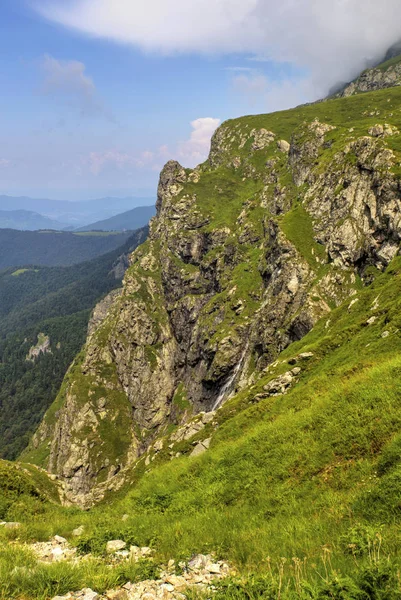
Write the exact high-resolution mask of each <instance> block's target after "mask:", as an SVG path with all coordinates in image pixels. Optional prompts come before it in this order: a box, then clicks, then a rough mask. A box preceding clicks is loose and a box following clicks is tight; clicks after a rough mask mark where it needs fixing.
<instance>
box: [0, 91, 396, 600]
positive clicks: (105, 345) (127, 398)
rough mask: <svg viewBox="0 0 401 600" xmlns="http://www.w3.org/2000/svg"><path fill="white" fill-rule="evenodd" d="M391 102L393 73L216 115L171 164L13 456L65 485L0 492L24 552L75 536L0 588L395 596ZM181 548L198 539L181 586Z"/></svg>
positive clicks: (359, 599)
mask: <svg viewBox="0 0 401 600" xmlns="http://www.w3.org/2000/svg"><path fill="white" fill-rule="evenodd" d="M400 106H401V88H399V87H393V88H389V89H383V90H379V91H376V92H372V93H366V94H357V95H351V96H349V97H344V98H338V99H331V100H328V101H327V102H324V103H319V104H315V105H310V106H303V107H298V108H296V109H293V110H289V111H285V112H280V113H274V114H271V115H259V116H250V117H244V118H241V119H236V120H232V121H228V122H226V123H224V124H223V125H222V126H221V127H220V128H219V129H218V130H217V132H216V133H215V135H214V138H213V140H212V147H211V152H210V156H209V159H208V160H207V161H206V162H205V163H204V164H202V165H200V166H198V167H197V168H196V169H193V170H191V169H184V168H183V167H181V165H179V164H178V163H176V162H173V161H172V162H169V163H168V164H167V165H166V166H165V168H164V169H163V171H162V174H161V177H160V183H159V190H158V201H157V206H156V208H157V216H156V218H155V219H154V220H153V221H152V223H151V227H150V235H149V238H148V240H147V241H146V242H145V243H144V244H142V245H141V246H140V247H139V248H137V249H136V250H135V252H134V253H133V254H132V256H131V260H130V266H129V268H128V270H127V272H126V274H125V277H124V287H123V290H122V292H121V294H119V295H118V296H117V297H116V298H114V299H113V301H112V302H110V303H109V304H108V305H107V306H106V307H104V309H102V310H101V311H100V313H101V314H99V315H98V318H96V319H95V322H94V323H93V326H92V327H90V330H89V335H88V338H87V341H86V344H85V346H84V347H83V349H82V351H81V352H80V353H79V354H78V355H77V357H76V358H75V360H74V362H73V364H72V365H71V368H70V369H69V371H68V373H67V375H66V377H65V379H64V381H63V384H62V386H61V389H60V392H59V394H58V396H57V398H56V400H55V402H54V403H53V404H52V406H51V407H50V408H49V410H48V411H47V413H46V415H45V417H44V419H43V421H42V423H41V425H40V427H39V428H38V430H37V432H36V433H35V435H34V436H33V438H32V441H31V443H30V445H29V447H28V448H27V449H26V451H24V452H23V454H22V455H21V457H20V459H21V461H23V463H24V464H26V463H29V464H31V467H29V468H30V469H34V468H35V467H34V466H32V465H35V466H36V468H37V469H39V472H40V473H42V474H43V471H42V470H41V469H46V470H47V471H48V472H49V473H50V478H51V480H54V481H55V482H57V489H58V492H59V494H60V499H61V503H62V504H63V506H60V505H58V504H55V503H51V501H50V500H45V501H43V500H40V499H34V500H32V499H31V498H30V497H27V494H26V493H25V492H24V491H22V492H21V494H19V495H18V494H17V496H16V497H15V498H13V501H12V502H11V503H9V504H8V505H7V506H6V509H5V511H3V512H4V516H3V518H4V519H5V521H18V522H19V523H20V525H19V526H18V527H17V528H16V529H14V530H13V528H11V530H7V528H6V529H4V530H3V531H2V530H1V529H0V540H3V543H4V548H7V547H6V546H5V542H6V541H8V540H17V542H19V543H17V544H16V545H15V546H13V547H12V548H13V551H15V557H16V558H15V560H18V561H19V564H20V563H21V564H23V561H24V560H27V559H26V558H25V559H24V557H23V553H24V552H26V551H27V548H26V547H23V546H22V545H21V544H22V543H23V542H28V543H31V542H34V541H35V542H36V541H47V540H49V539H50V538H51V537H52V536H54V535H55V534H58V535H62V536H64V537H65V538H66V540H67V542H66V543H68V544H69V545H70V547H74V548H76V549H77V550H76V552H77V555H78V556H86V557H87V558H85V560H84V561H82V560H80V559H78V560H77V561H75V562H74V560H69V559H68V558H65V562H64V565H63V566H64V569H63V571H62V573H61V568H60V567H58V569H59V571H57V569H56V568H55V567H54V571H53V570H52V569H49V571H48V572H47V576H46V574H44V571H43V565H42V564H41V563H39V562H38V561H37V560H36V562H35V559H32V557H31V558H30V559H29V560H31V562H30V563H29V564H30V569H29V573H30V575H27V574H26V572H24V570H23V569H22V570H19V571H18V570H17V573H16V575H15V576H14V575H13V577H12V578H11V579H10V580H9V581H7V582H6V583H4V584H1V583H0V590H1V592H2V593H3V595H4V597H8V596H10V597H15V598H19V597H24V595H25V596H27V597H28V598H29V597H32V598H40V597H45V598H47V597H49V598H51V594H53V595H55V594H59V593H63V594H64V593H66V592H67V591H77V590H78V589H80V588H82V587H84V586H90V587H92V588H93V589H95V590H96V592H99V593H102V594H104V596H103V597H104V598H106V597H109V598H110V596H111V598H113V597H118V595H117V596H113V595H112V594H111V593H110V594H108V595H106V594H105V592H106V590H107V589H108V588H117V589H116V593H117V594H120V595H122V596H123V597H124V594H125V597H128V599H129V600H131V599H134V598H138V597H141V594H142V595H144V594H145V592H144V588H141V589H142V592H140V591H138V589H137V588H136V587H135V582H136V581H137V578H138V577H142V579H144V580H145V579H146V580H148V579H151V580H152V582H151V585H152V586H153V587H152V590H156V592H153V591H152V594H153V596H156V594H159V595H160V597H163V594H164V596H165V597H167V598H169V599H171V600H173V599H174V600H176V599H178V598H180V596H179V595H178V594H180V593H181V592H182V591H184V593H185V595H186V597H187V598H188V599H193V598H197V599H199V598H201V599H202V600H203V599H206V598H210V597H211V595H213V593H214V594H215V598H216V599H217V600H222V599H223V598H224V599H226V600H245V599H248V600H254V599H256V598H265V599H271V600H273V599H275V600H278V599H279V598H280V599H281V600H294V599H295V598H297V599H299V600H305V599H307V598H309V599H311V600H328V599H335V600H368V599H370V600H373V599H375V600H379V599H380V600H396V599H397V600H398V599H399V598H400V596H401V586H400V579H399V574H398V573H399V571H400V568H401V556H400V550H399V549H400V541H401V539H400V528H399V520H400V506H399V497H400V493H401V474H400V473H401V472H400V464H401V463H400V457H401V451H400V448H401V442H400V431H401V421H400V415H401V411H400V408H401V407H400V402H401V378H400V376H399V373H400V356H401V354H400V351H401V336H400V330H401V321H400V314H401V312H400V308H401V305H400V302H401V300H400V298H401V295H400V290H401V259H400V256H399V246H400V241H401V183H400V178H401V170H400V164H401V134H400V131H401V108H400ZM41 343H42V344H43V343H45V340H43V339H42V340H41ZM5 468H9V467H8V466H7V467H5ZM22 468H25V467H24V466H23V465H22ZM71 504H72V505H73V506H72V507H71ZM79 507H80V508H85V509H87V510H85V511H83V512H81V511H80V510H79ZM33 517H35V518H33ZM77 528H79V529H78V533H77ZM113 540H115V541H116V540H117V541H119V547H120V548H125V546H124V544H126V545H127V546H126V547H127V550H128V548H129V547H130V546H131V545H132V546H133V547H134V549H133V550H132V551H131V552H130V551H129V550H128V553H127V554H124V551H123V553H122V554H118V553H116V554H113V551H111V550H110V547H109V549H108V546H107V543H108V542H110V541H113ZM121 544H122V545H121ZM141 547H142V549H145V550H146V552H148V554H147V556H148V557H149V556H150V557H151V558H150V560H149V559H146V560H145V562H143V561H142V558H140V559H139V560H137V559H138V557H139V554H138V549H140V548H141ZM148 547H149V548H150V550H149V548H148ZM29 548H31V549H32V547H30V546H28V550H29ZM141 552H142V551H141ZM199 553H202V554H205V555H209V554H210V553H211V554H212V556H206V557H203V558H199V556H196V557H195V559H194V558H193V556H194V555H198V554H199ZM88 554H89V557H88ZM113 556H114V558H113ZM141 556H142V555H141ZM191 557H192V558H193V560H192V561H191V560H190V559H191ZM10 560H11V559H10V555H9V550H7V549H5V550H3V555H1V552H0V572H1V569H3V572H4V570H6V568H7V565H9V564H10ZM171 560H174V561H175V562H174V563H172V562H169V561H171ZM194 560H195V563H196V562H197V564H198V563H199V561H200V562H202V561H203V563H202V564H206V565H207V564H210V560H214V561H215V563H214V566H213V567H211V569H212V571H209V575H207V576H206V580H205V581H207V583H206V584H205V585H206V588H203V589H202V587H201V586H199V585H198V587H196V586H197V584H195V587H194V588H193V589H192V590H187V589H186V586H187V585H188V583H185V582H188V581H189V580H191V581H192V579H191V575H190V573H193V568H194V562H193V561H194ZM85 561H89V563H88V564H89V565H90V567H89V566H88V567H86V566H85V564H86V563H85ZM119 561H120V562H119ZM218 561H223V562H224V561H227V564H228V567H227V570H226V569H225V567H224V569H223V571H224V573H225V576H224V578H220V579H219V581H217V582H216V586H215V588H214V589H210V587H209V586H210V584H211V581H212V579H213V577H212V574H213V573H214V574H219V573H220V574H221V573H222V568H223V567H221V566H220V565H222V564H223V562H220V563H219V562H218ZM116 564H118V565H119V567H118V568H120V565H122V566H121V568H122V571H121V570H119V571H118V573H117V572H116V571H115V570H114V569H115V566H116ZM138 565H140V567H138ZM138 568H140V569H141V574H138V573H139V571H138ZM128 569H134V570H133V571H129V570H128ZM149 569H152V571H151V572H150V570H149ZM32 574H34V575H32ZM66 574H67V575H68V579H63V577H64V576H65V575H66ZM198 574H199V573H198ZM199 576H200V575H199ZM30 577H31V579H30ZM203 577H204V575H202V577H201V579H200V580H199V581H198V584H203V582H204V579H202V578H203ZM207 578H208V579H207ZM183 579H184V580H185V581H184V583H183ZM128 580H131V583H132V586H131V585H126V586H125V588H124V590H122V589H121V586H122V584H123V583H124V581H128ZM0 581H1V579H0ZM33 581H34V585H33V584H32V582H33ZM148 584H149V582H148ZM1 585H3V587H1ZM149 585H150V584H149ZM46 586H47V587H46ZM166 586H168V587H166ZM182 586H184V587H182ZM159 592H160V593H159ZM7 594H8V596H7ZM113 594H114V592H113ZM145 597H146V596H145Z"/></svg>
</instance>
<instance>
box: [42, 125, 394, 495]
mask: <svg viewBox="0 0 401 600" xmlns="http://www.w3.org/2000/svg"><path fill="white" fill-rule="evenodd" d="M266 120H267V124H266V126H264V127H260V128H256V127H255V122H254V118H252V117H251V118H249V119H242V120H238V121H232V122H228V123H227V124H225V125H223V126H222V127H221V128H220V129H219V130H218V131H217V132H216V134H215V136H214V138H213V142H212V149H211V153H210V158H209V161H207V162H206V163H204V164H203V165H201V166H199V167H197V168H196V169H195V170H189V169H184V168H183V167H182V166H181V165H180V164H178V163H177V162H174V161H171V162H169V163H167V165H166V166H165V168H164V169H163V171H162V173H161V176H160V183H159V190H158V201H157V217H156V218H155V219H154V220H153V222H152V224H151V230H150V237H149V240H148V241H147V242H146V243H145V244H144V245H143V246H141V247H140V248H138V249H137V250H136V251H135V252H134V253H133V255H132V257H131V266H130V268H129V269H128V271H127V273H126V275H125V280H124V289H123V292H122V293H121V294H119V295H118V294H116V295H115V296H113V297H111V298H108V299H106V300H105V301H104V303H103V304H102V305H101V306H99V307H98V308H97V309H96V311H95V313H94V317H93V319H92V323H91V327H90V330H89V333H90V335H89V338H88V342H87V344H86V347H85V350H84V352H83V354H82V355H80V356H79V357H78V359H77V360H76V362H75V364H74V365H73V367H72V368H71V370H70V372H69V375H68V377H67V379H66V382H65V384H64V386H63V389H62V392H61V393H60V397H59V399H58V401H57V404H56V405H55V407H53V408H52V409H51V411H50V412H49V414H48V415H47V417H46V418H45V420H44V422H43V424H42V426H41V427H40V429H39V431H38V432H37V434H36V436H35V438H34V440H33V455H35V452H40V453H41V456H43V454H44V453H47V458H46V466H47V467H48V468H49V470H50V471H51V472H53V473H56V474H58V475H59V476H60V477H61V478H62V479H63V480H64V483H65V492H66V495H67V498H69V499H70V500H72V501H75V502H77V501H78V502H79V503H81V504H82V505H87V504H89V503H90V502H92V501H93V500H95V499H97V498H99V497H101V495H102V494H103V492H104V491H105V490H106V489H109V488H110V487H116V486H118V485H120V483H119V482H122V481H123V478H122V477H120V478H118V477H116V476H117V475H118V474H121V473H123V472H124V469H126V468H130V467H131V466H132V464H133V463H134V462H135V460H136V459H137V458H138V457H139V456H141V455H142V454H143V453H144V452H146V450H147V448H148V447H149V446H150V445H151V444H152V443H154V442H155V439H156V438H157V436H160V435H162V434H163V432H164V431H165V428H166V427H167V426H168V425H170V424H176V425H180V426H182V425H183V423H185V420H186V419H188V417H189V415H191V414H194V413H195V414H196V413H199V412H200V411H206V412H209V411H213V410H216V409H217V408H218V407H219V406H220V405H221V404H222V403H223V402H224V401H226V400H227V398H229V397H230V395H231V394H232V393H233V392H234V391H235V390H237V389H240V388H241V387H242V386H245V385H247V384H249V383H250V382H252V381H253V380H254V379H255V378H257V377H258V374H259V373H260V372H262V370H263V369H265V368H266V366H267V365H269V364H270V363H272V362H273V361H274V360H275V359H276V357H277V355H278V354H279V352H280V351H282V350H283V349H284V348H285V347H286V346H287V345H288V344H290V343H291V342H292V341H294V340H298V339H300V338H301V337H303V336H304V335H305V334H306V333H307V332H308V331H309V330H310V329H311V328H312V327H313V325H314V324H315V323H316V321H317V320H318V319H319V318H320V317H321V316H323V315H324V314H325V313H327V312H329V311H330V307H333V306H336V305H338V304H339V303H341V302H342V301H343V300H344V299H346V298H347V297H348V296H352V295H353V294H354V293H355V289H356V286H357V285H358V278H359V276H361V277H362V278H363V277H364V275H365V270H366V268H367V267H369V266H370V265H374V266H375V267H376V268H378V269H383V268H384V267H385V266H386V265H387V264H388V263H389V261H390V260H391V259H392V257H393V256H394V255H395V253H396V252H397V251H398V246H399V241H400V236H401V211H400V209H401V205H400V198H401V193H400V184H399V181H398V179H397V178H396V177H395V175H394V174H393V172H392V168H393V166H394V165H395V162H396V161H395V157H394V153H393V151H392V150H391V149H390V148H389V147H388V145H387V142H386V140H387V139H389V137H387V136H385V135H384V131H385V130H386V125H385V124H382V125H383V135H382V134H381V133H380V132H381V131H382V130H381V129H380V124H377V126H379V129H375V131H370V134H369V127H368V126H367V127H366V131H365V133H364V135H362V136H357V135H356V136H351V135H350V134H349V123H348V122H347V124H346V126H347V128H345V127H342V126H334V125H332V124H327V123H324V122H322V121H321V120H319V119H316V118H312V119H310V120H309V121H306V122H304V123H301V124H299V125H298V126H297V127H295V130H294V131H293V133H292V136H291V140H290V141H286V140H285V139H283V133H282V131H281V130H280V131H277V133H276V132H275V131H272V129H273V125H274V122H273V121H271V122H269V121H268V119H267V118H266ZM372 126H373V127H376V125H373V124H372V123H370V127H372ZM393 133H395V130H394V131H393ZM397 133H398V132H397ZM389 136H390V137H391V135H390V134H389ZM298 372H299V369H298V370H297V372H296V373H295V372H294V371H293V372H292V373H291V377H290V375H288V380H289V381H288V382H287V380H285V381H281V380H280V381H278V382H276V383H277V385H276V388H277V389H276V388H274V389H273V388H272V390H270V392H271V393H272V394H278V393H285V390H286V389H287V388H288V386H289V385H291V383H292V381H293V379H294V378H295V377H296V376H297V374H298ZM287 384H288V385H287ZM178 431H180V429H179V430H178ZM195 433H196V431H195ZM183 439H184V438H183ZM209 443H210V439H209V438H208V439H207V440H205V442H202V443H200V445H199V444H198V446H199V447H198V446H197V448H198V450H197V451H196V452H195V454H197V453H201V452H203V451H204V450H205V449H207V447H208V445H209ZM200 446H202V448H201V447H200Z"/></svg>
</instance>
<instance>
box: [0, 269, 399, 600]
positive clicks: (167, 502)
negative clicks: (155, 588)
mask: <svg viewBox="0 0 401 600" xmlns="http://www.w3.org/2000/svg"><path fill="white" fill-rule="evenodd" d="M377 297H379V300H378V303H379V306H378V308H372V305H373V303H374V301H375V299H376V298H377ZM372 315H374V316H377V320H376V322H375V323H374V324H373V325H367V324H366V323H367V320H368V318H370V316H372ZM400 315H401V259H396V260H395V261H393V263H392V265H391V266H390V267H389V269H388V270H387V272H386V273H385V274H383V275H380V276H378V277H377V278H376V280H375V282H374V283H373V284H372V286H371V287H370V288H367V289H364V290H362V291H360V292H359V294H358V302H356V303H354V304H353V305H352V307H351V308H349V301H348V302H347V303H346V304H344V306H342V307H340V308H339V309H336V310H335V311H333V312H332V314H331V315H330V316H329V317H326V318H325V319H324V320H323V321H321V322H320V323H319V324H318V325H317V326H316V327H315V328H314V329H313V330H312V331H311V332H310V334H308V335H307V336H306V337H305V338H304V339H303V340H302V341H300V342H297V343H295V344H293V345H292V346H290V347H289V348H288V349H287V350H285V352H284V353H282V355H281V356H280V358H279V363H278V365H277V367H276V371H274V370H273V371H272V372H271V373H270V374H265V375H263V377H262V378H261V379H260V381H258V382H256V383H255V384H254V385H253V386H252V387H250V388H247V389H245V390H244V391H243V392H241V393H240V394H239V395H237V396H236V397H235V398H233V400H231V401H229V402H228V403H227V404H226V405H225V406H224V407H223V409H222V410H221V411H219V415H218V420H219V428H218V429H217V431H216V432H215V433H214V435H213V443H212V446H211V449H210V450H209V451H208V452H207V453H206V454H204V455H202V456H200V457H198V458H191V459H189V458H187V457H183V458H181V459H177V460H174V461H173V462H166V463H165V464H164V465H163V464H162V465H160V464H159V465H157V466H154V467H153V468H151V469H150V471H149V472H148V473H144V474H143V476H142V477H141V478H140V479H139V480H138V481H137V483H136V485H135V487H134V488H133V489H131V490H130V491H129V492H128V493H127V494H126V495H124V496H120V497H117V498H115V499H114V500H113V498H109V500H108V501H107V502H106V503H104V504H103V505H101V506H99V507H95V508H94V509H92V510H91V511H89V512H86V513H80V512H79V511H77V510H76V509H62V508H60V507H57V506H54V505H49V504H46V503H43V501H40V500H39V499H34V500H33V501H32V500H29V501H28V500H27V499H26V498H25V494H24V493H23V494H21V498H20V500H19V501H18V502H15V503H14V504H13V505H12V506H10V507H9V508H8V513H7V514H6V515H5V516H6V517H7V518H11V517H12V518H17V517H18V519H20V520H21V521H22V523H23V525H22V527H21V530H20V531H19V532H18V536H19V538H20V539H21V541H22V540H30V539H43V538H44V539H47V538H48V537H50V536H51V535H53V534H56V533H58V534H61V535H66V536H67V537H69V536H70V533H71V531H72V529H73V528H74V527H76V526H78V525H80V524H84V526H85V534H84V536H83V538H82V540H81V541H79V542H78V544H79V545H80V544H81V545H82V544H84V545H85V548H84V549H88V548H89V549H91V550H92V551H94V552H95V553H97V554H102V553H103V551H104V547H105V543H106V541H107V539H114V538H119V539H125V540H126V541H127V542H129V543H133V542H135V543H136V544H137V545H151V546H152V547H154V548H155V549H156V551H157V560H159V561H162V560H166V559H168V558H171V557H173V558H176V559H181V558H188V557H190V556H191V554H192V553H195V552H208V551H212V550H213V551H216V552H217V553H218V555H219V556H221V557H224V558H225V559H228V560H230V561H231V562H232V563H233V564H234V565H236V566H237V568H238V569H239V571H240V572H241V573H242V574H243V576H244V577H245V578H246V585H245V589H250V590H252V586H253V585H254V584H253V583H252V581H254V579H252V577H251V578H250V579H249V576H250V575H249V574H250V573H255V577H256V579H255V581H259V579H260V577H262V581H263V585H264V586H265V587H266V590H269V586H270V587H271V589H272V590H273V591H274V590H275V591H274V593H275V594H277V585H278V584H279V581H280V572H281V571H280V569H281V567H280V565H281V561H282V558H283V557H285V558H286V561H285V564H284V566H283V568H282V575H281V578H282V584H281V585H282V586H284V587H283V593H284V591H285V586H287V587H288V590H290V589H292V590H293V591H292V592H291V593H293V592H294V586H296V585H298V584H296V578H297V577H300V575H299V574H298V575H297V574H296V571H295V570H294V569H295V566H294V560H293V557H296V559H297V560H299V561H300V562H301V563H302V564H303V565H304V566H303V567H302V569H303V571H302V573H303V575H302V580H303V581H304V580H306V581H307V582H309V583H308V585H309V586H312V589H314V590H320V588H322V589H324V587H326V588H327V589H328V590H330V589H335V587H336V586H337V585H340V583H341V585H343V586H345V588H347V586H348V587H349V586H351V587H352V586H354V588H355V590H358V589H359V588H358V586H360V585H362V584H361V578H363V577H364V576H365V575H366V572H365V571H366V569H367V570H368V571H369V569H370V570H371V571H369V572H370V573H371V574H372V572H375V569H376V567H377V568H378V569H379V570H380V569H382V568H383V569H385V568H387V567H386V564H387V563H386V559H385V557H387V556H390V557H391V561H390V566H391V574H388V577H389V578H390V579H389V581H390V580H391V581H395V580H394V577H395V572H396V569H397V565H399V564H400V560H401V555H400V542H401V536H400V530H399V526H398V523H399V519H400V518H401V510H400V507H399V497H400V493H401V454H400V448H401V441H400V440H401V434H400V432H401V377H400V372H401V337H400V334H399V330H400V329H401V316H400ZM329 321H330V322H329ZM384 331H389V332H390V335H389V336H388V337H382V333H383V332H384ZM304 351H312V352H313V353H314V356H313V358H312V359H311V360H310V361H307V362H301V363H300V364H301V368H302V374H301V378H300V382H299V383H298V384H297V385H296V386H295V387H294V388H293V390H291V391H290V393H289V394H288V395H286V396H280V397H276V398H275V397H273V398H266V399H265V400H259V401H257V400H255V397H256V396H257V395H258V394H260V393H261V392H262V391H263V386H264V385H265V384H266V382H268V381H269V380H270V379H271V378H274V377H275V376H277V374H278V373H280V372H284V371H285V370H288V369H289V368H291V367H290V366H289V365H288V361H290V362H291V360H292V358H293V357H294V356H295V355H297V354H298V353H300V352H304ZM38 503H40V507H41V508H40V510H39V509H38V508H37V506H38ZM35 507H36V508H35ZM32 511H33V513H32ZM33 514H35V522H33V520H32V516H33ZM124 514H128V515H129V518H128V521H123V520H122V516H123V515H124ZM8 535H11V534H10V533H9V534H8ZM12 535H15V534H12ZM378 536H380V547H381V550H380V552H381V553H382V554H381V555H382V557H383V561H379V562H378V563H377V561H376V562H374V561H373V558H372V556H373V553H374V548H375V545H376V546H377V544H378V540H379V537H378ZM328 559H330V564H328V563H327V561H328ZM325 561H326V562H325ZM372 561H373V562H372ZM269 565H271V568H272V569H273V574H269V569H270V567H269ZM297 568H298V567H297ZM98 569H99V570H100V571H101V569H102V567H101V566H98ZM325 569H326V570H327V573H326V571H325ZM372 569H373V571H372ZM316 573H319V575H317V574H316ZM364 573H365V575H364ZM81 575H82V574H81ZM372 576H373V575H372ZM83 577H84V580H85V582H86V584H87V585H89V583H88V582H89V581H92V580H91V579H90V576H89V575H88V574H84V575H83ZM268 578H270V580H271V581H270V583H269V585H268ZM322 578H323V579H322ZM81 581H83V580H81ZM319 582H320V583H319ZM259 583H260V582H259ZM259 583H258V584H257V585H259ZM241 585H242V584H241V583H240V582H238V581H233V582H231V583H230V586H231V588H230V590H229V592H227V590H226V591H225V592H224V593H226V592H227V595H226V596H222V597H227V598H246V597H252V596H246V595H244V594H245V593H246V592H245V591H244V590H242V591H241ZM255 585H256V583H255ZM261 585H262V584H261ZM299 585H301V584H300V583H299ZM305 585H306V584H304V583H302V586H304V587H305ZM383 585H384V584H383ZM397 585H398V584H397ZM275 586H276V587H275ZM322 586H323V587H322ZM333 586H334V587H333ZM237 588H238V589H237ZM345 588H344V589H345ZM305 589H306V587H305ZM393 592H394V593H395V589H394V590H393V591H392V593H393ZM219 593H221V594H222V593H223V591H221V592H219ZM228 593H229V594H231V596H230V595H228ZM252 593H253V592H252ZM269 593H270V592H269ZM285 593H288V594H289V593H290V592H289V591H288V592H285ZM294 593H295V594H296V590H295V592H294ZM314 593H315V592H314ZM318 593H320V594H323V592H322V591H319V592H318V591H316V596H311V597H316V598H318V597H322V598H326V597H327V598H329V597H333V598H346V599H348V598H353V597H354V596H352V595H348V596H347V595H343V596H341V595H339V594H340V592H338V595H337V596H336V595H333V596H330V594H329V592H327V594H328V595H327V596H318ZM325 593H326V592H325ZM330 593H331V592H330ZM335 593H337V592H335ZM350 593H351V592H350ZM358 593H359V592H358ZM389 593H390V592H389ZM241 594H242V595H241ZM255 594H256V592H255ZM266 594H267V591H266ZM271 594H273V592H271ZM333 594H334V592H333ZM355 594H356V592H355ZM0 597H1V596H0ZM32 597H35V596H32ZM37 597H40V596H37ZM255 597H258V596H257V595H256V596H255ZM261 597H264V596H261ZM266 597H272V598H274V597H276V596H274V594H273V595H272V596H266ZM288 597H290V596H288ZM293 597H297V598H298V597H299V598H301V597H303V596H301V595H298V596H297V595H295V596H293ZM308 597H309V596H308ZM359 597H361V598H362V597H363V596H357V595H356V596H355V598H359ZM372 597H373V596H372ZM382 597H383V598H393V597H394V598H396V597H398V596H391V595H388V596H382Z"/></svg>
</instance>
